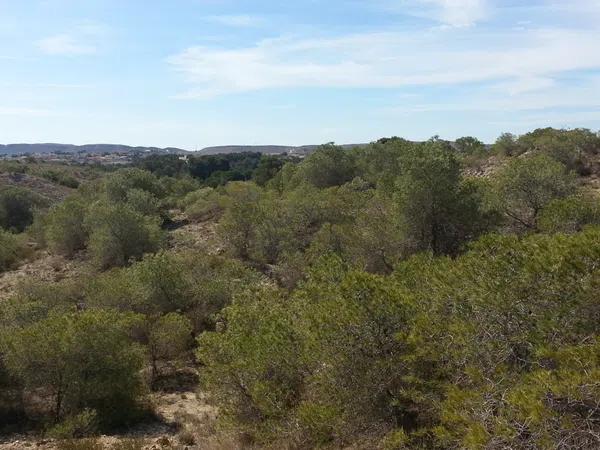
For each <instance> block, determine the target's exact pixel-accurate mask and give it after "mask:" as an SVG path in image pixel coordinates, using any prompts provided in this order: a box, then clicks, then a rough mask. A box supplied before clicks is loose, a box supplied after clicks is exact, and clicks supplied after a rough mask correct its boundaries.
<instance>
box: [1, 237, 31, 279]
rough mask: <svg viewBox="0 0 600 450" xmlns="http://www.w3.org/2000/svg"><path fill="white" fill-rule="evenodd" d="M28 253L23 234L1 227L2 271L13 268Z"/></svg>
mask: <svg viewBox="0 0 600 450" xmlns="http://www.w3.org/2000/svg"><path fill="white" fill-rule="evenodd" d="M26 255H27V250H26V247H25V245H24V243H23V240H22V238H21V236H18V235H14V234H12V233H9V232H8V231H4V230H2V229H0V272H3V271H5V270H8V269H11V268H12V267H14V265H15V264H16V263H17V262H19V261H20V260H21V259H23V258H24V257H25V256H26Z"/></svg>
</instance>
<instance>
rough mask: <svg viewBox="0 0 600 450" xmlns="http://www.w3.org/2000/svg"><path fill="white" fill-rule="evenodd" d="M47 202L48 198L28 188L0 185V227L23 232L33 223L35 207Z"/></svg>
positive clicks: (42, 205) (44, 204) (45, 204)
mask: <svg viewBox="0 0 600 450" xmlns="http://www.w3.org/2000/svg"><path fill="white" fill-rule="evenodd" d="M47 204H48V200H47V199H45V198H44V197H42V196H40V195H38V194H36V193H34V192H32V191H30V190H28V189H24V188H18V187H11V186H9V187H0V227H1V228H4V229H5V230H11V231H15V232H21V231H23V230H25V228H27V227H28V226H29V225H31V224H32V223H33V218H34V211H35V209H36V208H41V207H45V206H47Z"/></svg>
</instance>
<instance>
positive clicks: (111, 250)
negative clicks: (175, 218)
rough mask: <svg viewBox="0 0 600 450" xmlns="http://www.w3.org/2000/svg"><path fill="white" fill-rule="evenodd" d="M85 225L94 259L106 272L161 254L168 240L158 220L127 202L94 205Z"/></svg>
mask: <svg viewBox="0 0 600 450" xmlns="http://www.w3.org/2000/svg"><path fill="white" fill-rule="evenodd" d="M84 225H85V228H86V230H87V232H88V233H89V235H90V240H89V251H90V253H91V255H92V258H93V259H94V261H95V264H96V265H97V266H98V267H100V268H103V269H106V268H109V267H114V266H124V265H126V264H128V263H129V261H130V260H131V259H140V258H141V257H142V256H143V255H144V254H145V253H149V252H154V251H157V250H158V249H159V248H160V247H161V246H162V244H163V241H164V232H163V231H162V230H161V228H160V220H159V219H158V218H152V217H146V216H143V215H142V214H140V213H139V212H137V211H134V210H133V209H132V208H131V207H130V206H128V205H125V204H123V203H116V204H108V203H104V202H97V203H95V204H93V205H92V206H91V207H90V210H89V212H88V214H87V215H86V218H85V222H84Z"/></svg>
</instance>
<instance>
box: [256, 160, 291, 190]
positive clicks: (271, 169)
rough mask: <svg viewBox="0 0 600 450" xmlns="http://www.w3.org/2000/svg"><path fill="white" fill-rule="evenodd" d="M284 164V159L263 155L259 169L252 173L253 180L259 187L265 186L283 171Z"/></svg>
mask: <svg viewBox="0 0 600 450" xmlns="http://www.w3.org/2000/svg"><path fill="white" fill-rule="evenodd" d="M284 163H285V160H284V159H283V158H282V157H278V156H271V155H263V156H262V157H261V158H260V162H259V163H258V167H256V169H254V172H252V180H253V181H254V182H255V183H256V184H258V185H259V186H265V185H266V184H267V183H268V182H269V181H270V180H271V179H272V178H273V177H274V176H275V175H276V174H277V172H279V171H280V170H281V168H282V167H283V164H284Z"/></svg>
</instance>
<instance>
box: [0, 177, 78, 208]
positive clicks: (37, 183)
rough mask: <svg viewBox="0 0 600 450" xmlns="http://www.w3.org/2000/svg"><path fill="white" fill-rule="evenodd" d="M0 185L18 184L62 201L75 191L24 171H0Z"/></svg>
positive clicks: (56, 200)
mask: <svg viewBox="0 0 600 450" xmlns="http://www.w3.org/2000/svg"><path fill="white" fill-rule="evenodd" d="M0 186H18V187H22V188H27V189H31V190H32V191H34V192H36V193H38V194H40V195H42V196H44V197H47V198H49V199H50V200H51V201H52V202H59V201H62V200H64V199H65V198H67V197H68V196H69V195H70V194H72V193H73V192H75V190H74V189H71V188H68V187H66V186H62V185H60V184H56V183H52V182H51V181H49V180H46V179H44V178H40V177H36V176H34V175H29V174H26V173H6V172H4V173H0Z"/></svg>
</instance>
